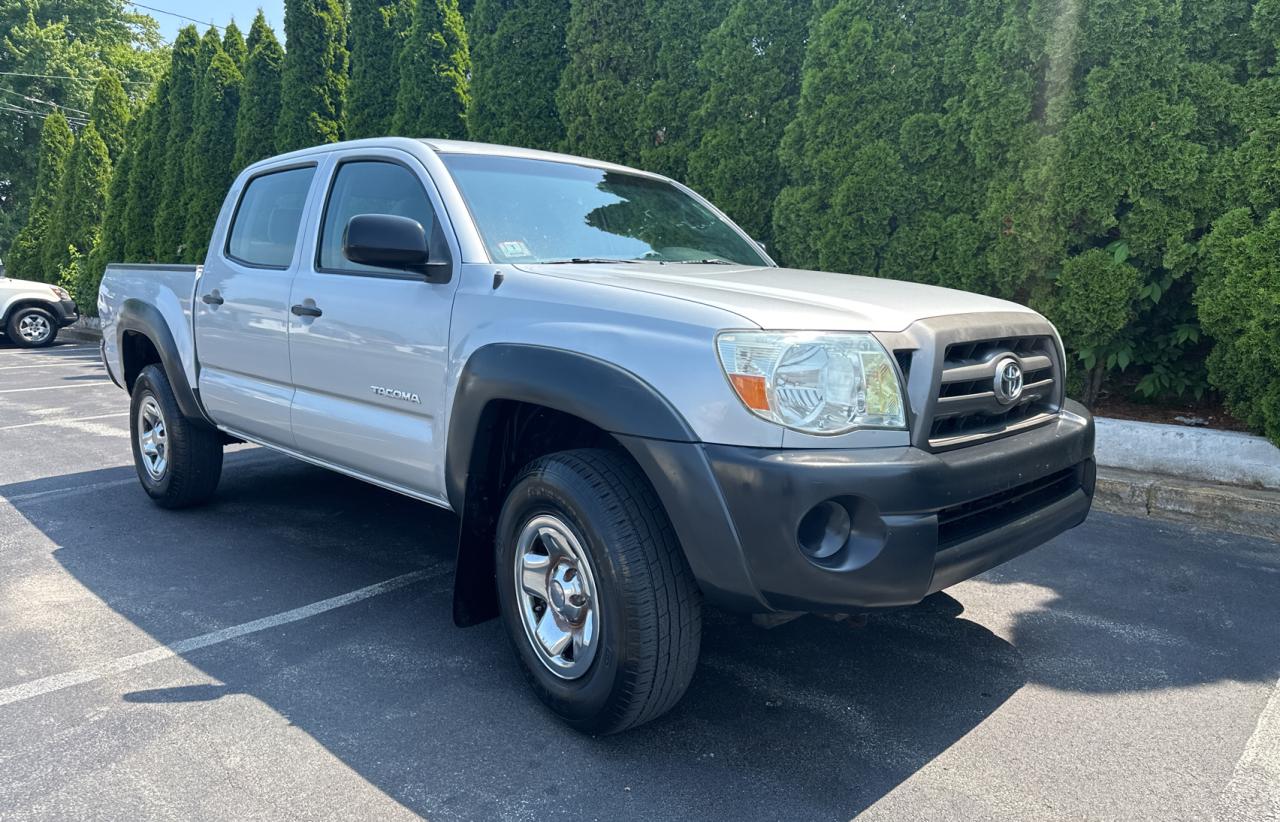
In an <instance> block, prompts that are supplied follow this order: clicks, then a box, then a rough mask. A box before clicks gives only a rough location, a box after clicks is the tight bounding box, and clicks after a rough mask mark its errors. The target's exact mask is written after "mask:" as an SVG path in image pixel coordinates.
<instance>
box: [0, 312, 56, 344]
mask: <svg viewBox="0 0 1280 822" xmlns="http://www.w3.org/2000/svg"><path fill="white" fill-rule="evenodd" d="M5 333H6V334H7V335H8V336H9V341H10V342H12V343H13V344H14V345H16V346H18V347H19V348H44V347H45V346H47V345H53V341H54V340H56V339H57V338H58V323H57V321H55V320H54V319H53V315H52V314H50V313H49V312H48V311H45V310H44V309H43V308H36V307H34V306H33V307H29V308H19V309H18V310H17V311H15V312H13V315H12V316H10V317H9V323H8V325H6V326H5Z"/></svg>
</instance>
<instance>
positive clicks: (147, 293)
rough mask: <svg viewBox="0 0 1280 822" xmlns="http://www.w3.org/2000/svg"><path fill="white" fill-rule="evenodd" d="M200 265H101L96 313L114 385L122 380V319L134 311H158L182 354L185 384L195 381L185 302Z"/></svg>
mask: <svg viewBox="0 0 1280 822" xmlns="http://www.w3.org/2000/svg"><path fill="white" fill-rule="evenodd" d="M201 269H202V266H198V265H182V264H179V263H112V264H110V265H108V266H107V270H106V273H105V274H104V275H103V277H102V287H101V288H100V289H99V291H98V316H99V317H100V318H101V320H102V344H103V360H104V361H105V362H106V364H107V368H108V369H110V370H111V374H112V376H113V378H115V380H116V381H117V382H118V383H120V384H122V385H123V384H124V369H123V368H122V366H121V357H120V350H119V346H120V340H121V333H122V330H123V329H122V328H121V319H122V317H127V316H128V315H129V314H130V313H137V312H144V313H155V312H158V313H159V315H160V318H161V319H163V320H164V324H165V326H167V327H168V329H169V333H170V334H172V335H173V341H174V344H175V345H176V346H177V349H178V352H179V354H180V355H181V357H182V365H183V368H184V370H185V371H186V372H187V373H186V377H187V383H188V384H189V385H195V384H196V371H195V361H196V358H195V341H194V338H193V336H192V324H191V307H192V306H191V301H192V299H193V298H194V295H195V288H196V282H197V281H198V280H199V279H200V272H201ZM126 324H127V323H126Z"/></svg>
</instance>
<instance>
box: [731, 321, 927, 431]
mask: <svg viewBox="0 0 1280 822" xmlns="http://www.w3.org/2000/svg"><path fill="white" fill-rule="evenodd" d="M716 348H717V350H718V351H719V354H720V364H721V365H722V366H723V367H724V371H725V374H727V375H728V377H729V383H730V385H732V386H733V390H734V391H735V392H737V394H738V398H739V399H741V400H742V402H743V404H744V405H746V406H747V408H749V409H750V410H751V412H752V413H754V414H755V415H757V416H759V417H764V418H765V419H766V420H770V421H771V422H776V423H779V424H781V425H785V426H787V427H788V428H794V429H795V430H797V431H804V432H806V433H810V434H843V433H844V432H846V431H852V430H854V429H855V428H899V429H902V428H906V427H907V420H906V412H905V411H904V409H903V401H902V388H901V386H900V385H899V384H898V375H897V372H896V371H895V370H894V368H893V363H892V361H891V360H890V359H889V355H888V353H886V352H885V350H884V346H882V345H880V343H879V341H878V340H876V338H875V337H873V336H871V335H870V334H860V333H822V332H812V331H791V332H774V331H727V332H725V333H722V334H720V336H719V337H717V338H716Z"/></svg>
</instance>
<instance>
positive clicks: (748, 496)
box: [620, 402, 1095, 612]
mask: <svg viewBox="0 0 1280 822" xmlns="http://www.w3.org/2000/svg"><path fill="white" fill-rule="evenodd" d="M620 439H621V441H622V442H623V444H624V445H625V446H626V447H627V448H628V450H629V451H630V452H631V453H632V455H633V456H635V457H636V459H637V460H638V461H639V462H640V464H641V467H642V468H644V469H645V472H646V473H647V474H648V476H649V478H650V479H651V480H652V481H653V484H654V487H655V490H656V491H657V492H658V495H659V497H660V498H661V499H662V502H663V504H664V506H665V507H666V510H667V513H668V515H669V516H670V517H671V520H672V524H673V525H674V526H675V529H676V532H677V534H678V535H679V536H680V539H681V543H682V544H683V546H684V548H685V554H686V556H687V557H688V559H689V564H690V567H691V568H692V569H693V572H694V575H695V576H696V577H697V578H698V581H699V583H700V585H701V586H702V589H703V592H704V594H705V595H706V596H707V598H708V599H710V600H711V601H713V602H715V603H717V604H719V605H721V606H723V607H728V608H731V609H734V610H740V611H749V612H750V611H818V612H821V611H826V612H843V611H859V610H868V609H874V608H884V607H894V606H901V605H910V604H914V603H916V602H919V601H920V600H921V599H923V598H924V597H926V596H928V595H929V594H931V593H933V592H935V591H939V590H942V589H943V588H946V587H948V586H950V585H954V584H956V583H957V582H960V581H962V580H965V579H968V578H969V577H972V576H974V575H976V574H979V573H982V572H983V571H985V570H987V569H989V568H992V567H994V566H996V565H999V564H1000V563H1002V562H1006V561H1008V560H1010V559H1012V558H1014V557H1016V556H1018V555H1019V554H1022V553H1024V552H1026V551H1029V550H1030V549H1032V548H1034V547H1036V546H1037V545H1040V544H1042V543H1044V542H1046V541H1048V540H1050V539H1052V538H1053V537H1054V536H1057V535H1058V534H1060V533H1062V532H1063V531H1066V530H1067V529H1069V528H1073V527H1075V526H1076V525H1079V524H1080V523H1081V522H1083V521H1084V519H1085V517H1086V516H1087V515H1088V513H1089V507H1090V505H1091V503H1092V499H1093V488H1094V479H1095V477H1094V475H1095V466H1094V461H1093V441H1094V431H1093V420H1092V418H1091V417H1090V416H1089V412H1088V411H1087V410H1085V409H1084V407H1083V406H1081V405H1079V404H1077V403H1074V402H1067V403H1066V405H1065V407H1064V408H1063V411H1062V413H1061V415H1060V416H1059V417H1058V418H1057V419H1056V420H1054V421H1053V422H1051V423H1048V424H1046V425H1043V426H1041V427H1039V428H1036V429H1033V430H1031V431H1026V432H1023V433H1021V434H1018V435H1016V436H1011V437H1006V438H1004V439H999V440H995V441H991V442H987V443H983V444H980V445H973V446H969V447H967V448H961V449H957V450H954V451H948V452H944V453H930V452H928V451H925V450H922V449H919V448H915V447H910V446H901V447H894V448H869V449H831V450H813V449H783V450H774V449H760V448H745V447H737V446H725V445H706V444H699V443H675V442H664V441H658V440H645V439H640V438H634V437H621V438H620ZM826 500H838V501H839V503H840V504H841V505H843V506H844V507H846V508H847V510H848V511H849V512H850V517H851V519H852V521H853V524H854V534H853V537H852V538H851V539H850V540H849V541H848V542H847V543H846V544H845V545H844V547H843V548H842V549H841V550H840V551H838V552H836V554H834V555H833V556H831V557H828V558H826V559H823V560H811V559H809V558H808V557H807V556H806V555H805V554H804V553H803V552H802V551H801V550H800V548H799V547H798V544H797V530H798V528H799V526H800V522H801V520H802V519H803V518H804V517H805V515H806V513H808V512H809V511H810V510H811V509H812V508H813V507H814V506H815V505H818V504H819V503H822V502H824V501H826Z"/></svg>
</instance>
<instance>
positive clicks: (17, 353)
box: [0, 345, 98, 360]
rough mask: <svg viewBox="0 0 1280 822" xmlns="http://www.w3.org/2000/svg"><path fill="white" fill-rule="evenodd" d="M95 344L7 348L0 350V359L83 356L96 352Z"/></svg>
mask: <svg viewBox="0 0 1280 822" xmlns="http://www.w3.org/2000/svg"><path fill="white" fill-rule="evenodd" d="M97 350H98V349H97V346H93V345H64V346H62V347H60V348H50V349H45V350H41V351H31V350H29V349H28V350H25V351H24V350H21V349H19V350H9V351H0V359H5V360H12V359H17V358H19V357H36V358H41V357H65V356H67V355H72V356H77V357H83V356H85V355H86V354H96V353H97Z"/></svg>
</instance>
